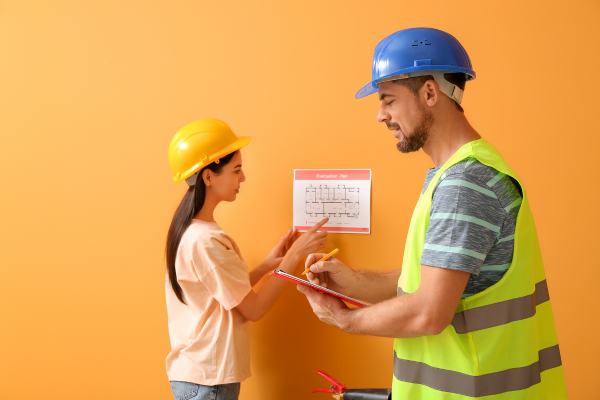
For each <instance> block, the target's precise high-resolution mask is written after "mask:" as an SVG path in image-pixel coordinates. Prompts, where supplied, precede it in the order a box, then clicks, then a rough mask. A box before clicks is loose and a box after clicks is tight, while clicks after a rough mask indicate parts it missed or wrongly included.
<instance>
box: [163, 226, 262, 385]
mask: <svg viewBox="0 0 600 400" xmlns="http://www.w3.org/2000/svg"><path fill="white" fill-rule="evenodd" d="M175 268H176V270H177V282H179V285H180V286H181V289H182V290H183V295H184V299H185V300H186V302H187V305H185V304H183V303H181V302H180V301H179V300H178V299H177V296H175V292H173V289H172V288H171V283H170V282H169V277H168V275H167V278H166V282H165V283H166V293H167V312H168V316H169V336H170V339H171V353H169V355H168V356H167V375H168V377H169V380H170V381H183V382H192V383H197V384H201V385H209V386H213V385H219V384H224V383H234V382H241V381H243V380H245V379H246V378H249V377H250V337H249V333H250V326H249V321H248V320H247V319H246V318H244V316H242V314H240V312H239V311H237V309H235V307H236V306H237V305H238V304H240V303H241V302H242V300H243V299H244V298H245V297H246V295H247V294H248V293H249V292H250V291H251V290H252V286H251V285H250V276H249V273H248V267H247V266H246V262H245V261H244V259H243V258H242V254H241V253H240V249H239V248H238V246H237V244H236V243H235V241H234V240H233V239H232V238H231V237H230V236H229V235H227V234H226V233H225V232H224V231H223V229H221V228H220V227H219V226H218V225H217V224H216V223H214V222H204V221H200V220H196V219H194V220H192V223H191V225H190V226H189V227H188V229H187V230H186V231H185V233H184V234H183V237H182V239H181V242H180V244H179V248H178V249H177V258H176V261H175Z"/></svg>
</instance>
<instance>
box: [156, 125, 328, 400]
mask: <svg viewBox="0 0 600 400" xmlns="http://www.w3.org/2000/svg"><path fill="white" fill-rule="evenodd" d="M249 142H250V138H249V137H239V138H238V137H237V136H236V135H235V134H234V133H233V131H232V130H231V129H230V128H229V126H227V125H226V124H225V123H224V122H222V121H219V120H216V119H210V118H207V119H201V120H199V121H196V122H193V123H191V124H189V125H186V126H185V127H183V128H182V129H181V130H180V131H179V132H177V134H176V135H175V137H173V140H172V141H171V144H170V146H169V163H170V165H171V169H172V171H173V174H174V179H173V180H174V181H175V182H181V181H183V180H185V181H186V182H187V184H188V185H189V188H188V191H187V193H186V194H185V195H184V197H183V200H182V201H181V204H180V205H179V207H178V208H177V211H175V215H174V216H173V220H172V222H171V226H170V228H169V232H168V235H167V246H166V258H167V276H166V296H167V311H168V316H169V336H170V339H171V348H172V350H171V353H169V355H168V356H167V375H168V377H169V380H170V381H171V388H172V391H173V396H174V397H175V399H176V400H192V399H193V400H204V399H210V400H231V399H237V398H238V395H239V391H240V382H242V381H243V380H244V379H246V378H248V377H249V376H250V358H249V346H250V343H249V323H248V322H249V321H258V320H259V319H260V318H262V317H263V316H264V315H265V314H266V313H267V312H268V311H269V309H270V308H271V306H272V305H273V304H274V303H275V301H276V300H277V298H278V297H279V295H280V294H281V292H282V291H283V289H284V287H285V284H286V283H285V281H282V280H280V279H270V280H269V281H267V282H266V284H265V285H264V286H263V287H262V288H261V289H260V291H258V292H254V290H253V289H252V287H253V286H254V285H255V284H256V283H257V282H258V281H259V280H260V279H261V278H262V277H263V276H264V275H265V274H266V273H267V272H269V271H271V270H273V269H275V268H279V269H282V270H284V271H286V272H288V273H294V272H295V270H296V267H297V266H298V264H299V262H300V261H301V260H302V259H304V258H306V257H307V256H308V255H309V254H311V253H315V252H317V251H318V250H319V249H321V248H322V247H323V246H324V244H325V242H326V241H327V233H326V232H317V229H318V228H320V227H321V226H322V225H323V224H324V223H326V222H327V219H324V220H323V221H321V222H320V223H319V224H317V225H315V226H314V227H313V228H312V229H311V230H310V231H309V232H307V233H306V234H305V235H302V236H301V237H300V238H299V239H298V240H296V241H295V242H294V243H293V244H292V245H291V247H290V249H289V250H288V251H287V252H286V253H285V256H283V257H282V253H283V252H284V248H285V247H286V245H288V244H289V243H290V241H291V240H292V238H293V237H294V235H295V233H296V231H295V230H291V229H290V230H289V231H288V232H287V234H286V235H285V236H284V237H282V239H281V241H280V242H279V243H278V244H277V245H276V246H275V247H274V248H273V250H271V252H270V253H269V254H268V255H267V257H266V258H265V260H264V261H263V262H262V264H260V265H259V266H257V267H256V268H254V269H253V270H252V271H250V272H248V267H247V266H246V263H245V261H244V259H243V257H242V254H241V252H240V249H239V248H238V246H237V244H236V243H235V241H234V240H233V238H231V236H229V235H228V234H227V233H225V231H223V229H221V227H219V225H217V223H216V222H215V220H214V210H215V208H216V207H217V206H218V205H219V203H221V202H223V201H228V202H230V201H235V199H236V196H237V194H238V193H239V190H240V184H241V183H242V182H244V181H245V180H246V177H245V176H244V172H243V171H242V154H241V150H240V149H241V148H242V147H244V146H246V145H247V144H248V143H249Z"/></svg>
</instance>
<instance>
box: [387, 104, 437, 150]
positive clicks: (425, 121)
mask: <svg viewBox="0 0 600 400" xmlns="http://www.w3.org/2000/svg"><path fill="white" fill-rule="evenodd" d="M420 108H421V110H420V111H421V113H420V114H421V115H420V119H421V121H420V122H419V124H418V125H417V127H416V128H415V129H414V130H413V131H412V133H410V134H409V135H405V134H404V132H403V131H402V130H401V131H400V134H401V135H402V139H400V141H399V142H398V143H397V144H396V147H397V148H398V150H399V151H400V152H402V153H412V152H413V151H419V150H420V149H421V147H423V146H424V145H425V142H427V139H428V138H429V132H430V131H431V127H432V126H433V121H434V119H433V115H432V114H431V112H429V111H427V110H425V109H424V108H423V107H422V106H421V107H420ZM388 128H396V129H400V125H398V124H388Z"/></svg>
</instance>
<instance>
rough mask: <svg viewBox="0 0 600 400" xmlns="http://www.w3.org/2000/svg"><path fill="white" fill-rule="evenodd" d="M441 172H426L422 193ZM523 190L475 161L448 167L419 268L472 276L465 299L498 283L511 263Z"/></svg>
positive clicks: (438, 190)
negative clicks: (456, 272) (446, 270)
mask: <svg viewBox="0 0 600 400" xmlns="http://www.w3.org/2000/svg"><path fill="white" fill-rule="evenodd" d="M439 168H441V167H438V168H432V169H429V170H428V171H427V176H426V178H425V184H424V186H423V192H422V193H424V192H425V190H426V189H427V186H428V185H429V183H430V182H431V180H432V179H433V177H434V175H435V174H436V173H437V171H438V170H439ZM521 201H522V194H521V191H520V186H519V185H518V183H516V182H515V181H514V180H513V179H512V178H511V177H509V176H507V175H504V174H503V173H501V172H498V171H497V170H496V169H494V168H491V167H488V166H486V165H483V164H481V163H480V162H479V161H477V160H476V159H474V158H469V159H467V160H464V161H461V162H459V163H458V164H456V165H453V166H452V167H450V168H448V170H447V171H446V172H445V173H444V174H443V175H442V177H441V178H440V180H439V181H438V183H437V185H436V187H435V189H434V191H433V198H432V202H431V215H430V221H429V228H428V229H427V234H426V236H425V248H424V250H423V255H422V256H421V265H430V266H433V267H440V268H448V269H454V270H459V271H466V272H469V273H471V276H470V278H469V282H468V283H467V287H466V288H465V291H464V294H463V298H465V297H469V296H472V295H474V294H476V293H479V292H481V291H483V290H485V289H487V288H488V287H490V286H492V285H493V284H495V283H496V282H498V281H499V280H500V279H501V278H502V276H504V273H505V272H506V270H508V267H509V266H510V264H511V262H512V257H513V249H514V241H513V238H514V234H515V225H516V222H517V215H518V213H519V209H520V207H521Z"/></svg>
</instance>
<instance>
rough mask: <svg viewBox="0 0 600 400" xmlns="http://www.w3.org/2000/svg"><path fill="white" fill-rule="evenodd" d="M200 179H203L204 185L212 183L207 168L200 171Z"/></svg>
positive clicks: (210, 173) (207, 185)
mask: <svg viewBox="0 0 600 400" xmlns="http://www.w3.org/2000/svg"><path fill="white" fill-rule="evenodd" d="M202 180H203V181H204V184H205V185H206V187H209V186H210V185H212V171H211V170H210V169H208V168H207V169H205V170H204V171H202Z"/></svg>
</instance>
